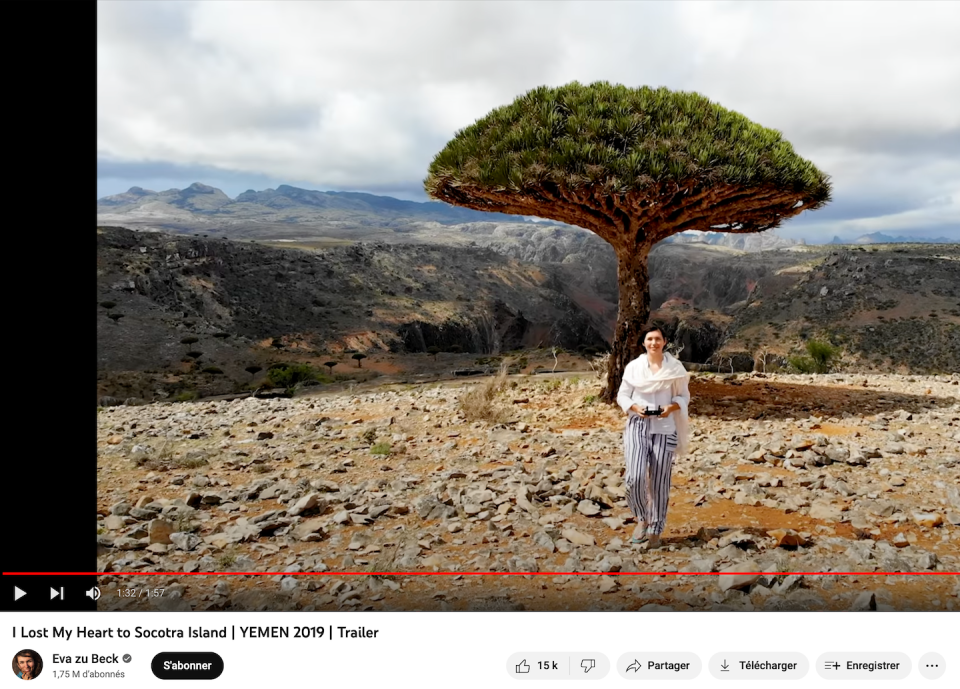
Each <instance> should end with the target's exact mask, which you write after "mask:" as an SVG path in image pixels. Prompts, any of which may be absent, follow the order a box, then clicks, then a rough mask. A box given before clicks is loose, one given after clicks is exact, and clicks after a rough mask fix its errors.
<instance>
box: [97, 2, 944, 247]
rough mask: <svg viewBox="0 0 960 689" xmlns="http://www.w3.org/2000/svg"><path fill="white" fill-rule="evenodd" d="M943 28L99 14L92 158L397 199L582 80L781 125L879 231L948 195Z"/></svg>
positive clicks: (214, 5)
mask: <svg viewBox="0 0 960 689" xmlns="http://www.w3.org/2000/svg"><path fill="white" fill-rule="evenodd" d="M958 25H960V5H958V4H956V3H945V2H940V3H921V2H903V3H897V2H883V3H880V2H875V3H866V2H853V3H840V2H833V3H786V2H777V3H752V2H751V3H725V2H708V3H693V2H671V3H623V2H612V3H604V2H584V3H548V2H496V3H489V2H455V3H452V2H448V3H440V2H429V3H408V2H386V3H380V2H363V3H353V2H345V3H338V2H314V3H308V2H280V3H277V2H251V1H245V2H238V3H235V2H225V1H218V2H193V3H189V2H177V3H169V2H159V3H153V2H136V3H124V2H101V3H100V4H99V5H98V39H97V41H98V48H97V50H98V66H97V75H98V89H97V91H98V95H97V110H98V115H97V119H98V126H97V139H98V142H97V143H98V151H100V152H101V153H102V155H103V156H104V157H105V158H108V159H110V160H112V161H114V162H120V163H122V162H124V161H128V162H131V163H133V162H144V161H158V162H163V163H169V164H172V165H178V166H184V167H194V168H198V167H212V168H218V169H222V170H224V171H230V172H244V173H249V174H256V175H261V176H263V175H266V176H269V177H273V178H276V179H290V180H300V181H303V182H306V183H310V184H314V185H316V186H317V187H320V188H331V187H333V188H364V189H372V188H385V189H386V188H407V189H409V188H415V187H417V186H418V185H419V184H420V182H421V180H422V179H423V177H424V175H425V173H426V168H427V166H428V164H429V162H430V160H432V158H433V156H434V155H435V154H436V153H437V152H438V151H439V150H440V148H442V146H443V144H444V143H445V142H446V141H447V140H448V139H449V138H450V137H451V136H452V135H453V133H454V131H456V130H457V129H460V128H462V127H464V126H466V125H468V124H470V123H471V122H473V121H474V120H476V119H477V118H479V117H481V116H483V115H484V114H485V113H487V112H488V111H489V110H490V109H492V108H494V107H497V106H499V105H502V104H506V103H508V102H510V101H511V100H512V99H513V98H515V97H516V96H517V95H519V94H521V93H523V92H525V91H527V90H529V89H530V88H533V87H535V86H538V85H540V84H548V85H560V84H563V83H567V82H570V81H573V80H579V81H581V82H591V81H595V80H601V79H603V80H608V81H613V82H619V83H624V84H627V85H630V86H639V85H642V84H649V85H652V86H659V85H663V86H667V87H669V88H674V89H682V90H695V91H698V92H700V93H703V94H704V95H706V96H708V97H709V98H711V99H712V100H714V101H716V102H719V103H720V104H722V105H724V106H725V107H729V108H731V109H734V110H738V111H740V112H742V113H744V114H745V115H747V116H748V117H751V118H752V119H754V120H756V121H757V122H760V123H761V124H764V125H766V126H770V127H775V128H777V129H780V130H781V131H783V132H784V135H785V136H786V138H787V139H789V140H790V141H792V142H793V143H794V144H795V147H796V149H797V151H798V152H799V153H800V154H801V155H804V156H806V157H809V158H810V159H811V160H813V162H814V163H815V164H817V165H818V166H819V167H821V169H823V170H825V171H826V172H828V173H829V174H831V175H832V176H833V179H834V184H835V190H836V191H835V193H834V198H835V201H834V203H833V204H832V206H831V207H829V208H835V209H837V210H834V211H833V212H834V213H837V214H839V215H841V216H846V215H848V211H850V210H851V209H854V210H855V211H856V212H858V213H860V212H861V209H863V210H862V213H863V215H862V217H863V218H872V219H871V220H870V222H872V223H879V222H881V220H880V219H878V218H877V216H876V214H875V213H874V214H873V215H871V212H870V211H869V210H868V207H869V205H870V199H871V198H875V199H876V204H875V205H876V208H879V209H885V210H884V213H883V215H882V216H880V217H886V216H890V217H889V218H888V220H886V221H883V222H890V223H900V222H915V223H920V224H924V223H926V222H927V221H929V222H930V223H931V224H940V223H941V222H943V221H944V216H943V215H942V210H941V211H937V210H935V209H936V208H938V206H936V204H931V203H930V200H931V199H934V198H947V197H951V194H952V193H954V192H956V190H957V189H960V169H958V165H957V163H956V162H955V161H956V160H958V158H960V155H958V149H960V89H958V88H957V87H956V85H957V84H960V49H958V48H957V47H956V45H955V44H956V43H957V42H956V41H955V39H954V36H953V34H954V33H955V29H956V27H957V26H958ZM871 194H872V195H873V196H872V197H871ZM891 195H892V197H893V198H895V199H897V200H898V203H900V202H901V201H902V204H901V205H903V204H905V205H908V206H909V208H901V207H897V208H893V209H891V208H890V207H889V206H890V204H889V201H890V198H891ZM952 198H955V196H953V197H952ZM853 199H855V202H854V201H853ZM953 207H954V208H955V204H954V206H953ZM817 213H821V214H823V215H824V220H823V222H822V223H821V221H819V220H817ZM808 215H809V218H808V217H807V216H808ZM829 217H830V216H829V214H828V213H827V211H826V210H825V211H818V212H814V213H811V214H804V215H803V216H801V217H800V218H798V219H797V220H795V221H791V224H788V227H790V228H791V229H790V232H795V231H800V230H801V228H803V229H802V231H803V232H808V233H813V234H816V233H817V232H826V231H828V225H829V227H830V228H833V227H835V226H836V222H837V221H834V220H830V221H829V222H827V221H828V220H829ZM951 217H954V216H951V215H949V214H947V216H946V220H947V221H951V220H950V218H951ZM856 220H857V218H851V217H844V218H843V219H842V222H843V223H848V224H849V223H853V222H855V221H856ZM818 224H822V226H821V227H818ZM794 226H795V227H796V230H794V229H792V228H793V227H794Z"/></svg>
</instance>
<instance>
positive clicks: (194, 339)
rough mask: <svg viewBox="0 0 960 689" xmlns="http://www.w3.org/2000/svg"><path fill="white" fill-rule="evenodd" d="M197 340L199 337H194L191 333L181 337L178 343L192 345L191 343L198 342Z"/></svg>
mask: <svg viewBox="0 0 960 689" xmlns="http://www.w3.org/2000/svg"><path fill="white" fill-rule="evenodd" d="M199 341H200V338H199V337H194V336H193V335H191V336H189V337H185V338H183V339H182V340H180V344H184V345H192V344H195V343H197V342H199Z"/></svg>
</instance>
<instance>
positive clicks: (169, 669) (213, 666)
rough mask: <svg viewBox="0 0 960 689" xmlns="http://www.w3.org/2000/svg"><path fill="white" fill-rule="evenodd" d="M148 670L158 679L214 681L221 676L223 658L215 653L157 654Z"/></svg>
mask: <svg viewBox="0 0 960 689" xmlns="http://www.w3.org/2000/svg"><path fill="white" fill-rule="evenodd" d="M150 669H151V670H153V674H154V675H156V676H157V677H159V678H160V679H216V678H217V677H219V676H220V675H221V674H223V658H221V657H220V656H219V655H217V654H216V653H158V654H157V655H155V656H154V657H153V660H152V661H151V662H150Z"/></svg>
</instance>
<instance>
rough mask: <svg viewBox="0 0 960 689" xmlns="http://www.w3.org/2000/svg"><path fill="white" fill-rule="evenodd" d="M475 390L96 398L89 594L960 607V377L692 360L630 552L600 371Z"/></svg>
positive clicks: (615, 428) (304, 601)
mask: <svg viewBox="0 0 960 689" xmlns="http://www.w3.org/2000/svg"><path fill="white" fill-rule="evenodd" d="M489 382H490V379H486V380H482V381H477V380H475V379H474V380H471V381H470V382H467V383H465V382H463V381H449V382H447V383H440V384H432V385H419V386H411V385H406V386H398V385H393V386H380V387H370V388H368V389H361V388H360V387H358V388H356V389H355V390H353V391H352V392H345V391H344V392H337V393H330V392H326V393H324V392H311V393H309V394H308V395H306V396H299V397H295V398H293V399H254V398H248V399H241V400H232V401H201V402H194V403H175V404H171V403H157V404H150V405H145V406H137V407H111V408H103V409H100V410H99V411H98V414H97V427H98V431H97V456H98V474H97V477H98V478H97V480H98V495H97V534H98V535H97V542H98V570H99V571H101V572H102V573H103V574H102V575H101V576H100V586H101V589H102V590H103V592H104V595H103V597H102V598H101V599H100V601H99V603H98V605H99V607H100V608H101V609H111V610H113V609H128V610H132V609H151V608H153V609H160V610H190V609H195V610H211V609H212V610H219V609H244V610H257V609H269V610H279V609H300V610H321V609H323V610H326V609H357V610H370V609H373V610H521V609H526V610H607V609H609V610H636V609H642V610H645V609H657V610H659V609H673V610H687V609H714V610H795V609H817V610H819V609H835V610H850V609H864V610H869V609H895V610H954V609H960V600H958V596H960V581H958V577H957V572H960V528H958V525H960V493H958V486H960V445H958V441H960V402H958V398H960V388H958V383H960V375H957V374H953V375H951V376H927V377H921V376H913V377H908V376H898V375H857V376H855V377H854V376H851V375H845V376H844V375H839V374H832V375H825V376H799V375H768V376H764V375H762V374H757V373H753V374H738V375H735V376H717V375H711V374H694V377H693V379H692V381H691V386H690V387H691V394H692V397H693V401H692V405H691V426H692V431H693V436H694V437H693V443H692V448H691V452H690V453H689V454H688V455H686V456H685V457H682V458H680V459H679V460H678V461H677V462H676V464H675V467H674V472H673V491H672V494H671V503H670V504H671V507H670V512H669V515H668V524H667V531H666V533H665V534H664V545H663V546H662V547H661V548H660V549H658V550H649V551H648V550H642V549H641V548H640V547H638V546H633V545H631V544H630V536H631V532H632V529H633V526H634V524H633V518H632V517H631V515H630V513H629V510H628V509H627V506H626V500H625V498H624V495H625V493H624V485H623V457H622V449H621V431H622V428H623V422H624V418H623V415H622V413H621V412H620V410H619V408H616V407H608V406H606V405H603V404H601V403H599V402H597V400H596V397H595V395H596V394H597V392H598V390H599V387H600V381H598V380H597V379H596V378H594V377H590V376H589V374H587V375H584V374H580V377H577V376H575V375H573V374H567V375H565V376H564V375H559V374H558V375H556V376H553V377H544V376H514V377H511V378H509V379H508V381H507V383H506V387H505V388H504V389H503V391H502V392H501V393H500V394H499V395H498V397H497V398H496V402H495V404H497V405H499V408H500V410H501V414H502V415H503V416H502V419H503V420H505V421H506V422H505V423H498V424H492V423H489V422H484V421H473V422H471V421H470V420H469V414H470V413H471V412H474V411H476V410H474V409H467V410H466V411H465V410H464V409H462V407H461V401H460V398H461V397H462V395H463V394H464V393H465V392H466V391H467V390H469V389H470V388H472V387H473V386H476V385H484V384H488V383H489ZM150 572H163V573H164V574H162V575H159V576H143V575H142V574H146V573H150ZM203 572H267V573H271V576H249V575H233V576H227V575H222V576H195V575H196V574H198V573H203ZM300 572H311V573H315V574H298V573H300ZM345 572H351V573H357V574H349V575H347V574H343V573H345ZM395 572H400V573H399V574H394V573H395ZM441 572H442V573H446V574H442V575H441V574H439V573H441ZM475 572H493V573H508V572H509V573H522V574H509V575H508V574H493V575H488V576H478V575H475V574H471V573H475ZM724 572H752V573H755V574H723V573H724ZM878 572H881V573H882V572H899V573H903V574H896V575H889V574H877V573H878ZM120 573H133V574H130V575H126V574H120ZM141 573H142V574H141ZM571 573H576V574H571ZM630 573H646V574H630ZM718 573H719V574H718ZM756 573H762V574H756ZM814 573H816V574H814ZM847 573H852V574H847ZM145 588H149V589H151V590H153V589H157V588H163V589H164V595H163V596H162V597H159V598H158V597H146V594H143V595H142V596H141V597H137V598H121V597H120V593H119V592H120V591H121V590H129V589H138V590H140V589H145Z"/></svg>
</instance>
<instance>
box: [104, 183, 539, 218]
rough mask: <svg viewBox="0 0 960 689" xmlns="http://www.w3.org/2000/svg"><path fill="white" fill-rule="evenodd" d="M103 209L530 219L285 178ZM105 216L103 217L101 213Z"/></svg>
mask: <svg viewBox="0 0 960 689" xmlns="http://www.w3.org/2000/svg"><path fill="white" fill-rule="evenodd" d="M97 215H98V216H101V215H108V216H113V215H120V216H123V215H128V216H131V217H132V218H139V219H148V218H154V219H156V220H158V221H162V220H163V219H164V218H165V217H166V218H169V219H170V220H171V221H174V222H177V221H182V220H184V219H185V218H186V217H189V215H193V216H195V217H197V219H198V220H199V219H200V218H205V219H206V220H208V221H209V220H211V219H214V218H216V219H222V220H227V221H230V220H238V219H244V218H246V219H251V220H252V219H269V220H274V221H277V220H285V221H287V222H299V221H303V220H317V219H330V220H334V219H343V216H352V217H355V218H357V219H358V220H360V221H361V223H363V222H364V221H369V219H370V218H372V217H375V218H377V219H378V220H380V221H381V222H384V223H391V222H396V221H398V220H405V221H433V222H438V223H441V224H445V225H451V224H458V223H465V222H480V221H486V222H489V221H491V220H492V221H497V220H499V221H509V222H524V219H522V218H520V217H518V216H516V215H505V214H503V213H484V212H481V211H474V210H470V209H469V208H460V207H458V206H451V205H449V204H446V203H440V202H436V201H433V202H423V203H420V202H416V201H402V200H400V199H395V198H392V197H390V196H377V195H375V194H364V193H360V192H353V191H315V190H311V189H300V188H298V187H292V186H289V185H287V184H281V185H280V186H279V187H277V188H276V189H266V190H264V191H254V190H253V189H249V190H247V191H245V192H243V193H242V194H240V195H239V196H237V198H235V199H231V198H230V197H229V196H227V195H226V194H225V193H223V192H222V191H221V190H220V189H217V188H215V187H211V186H208V185H206V184H202V183H200V182H194V183H193V184H191V185H190V186H189V187H187V188H186V189H168V190H167V191H161V192H156V191H150V190H149V189H142V188H140V187H131V188H130V189H129V190H127V191H126V192H125V193H123V194H114V195H113V196H105V197H104V198H102V199H98V200H97ZM98 221H99V218H98Z"/></svg>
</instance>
